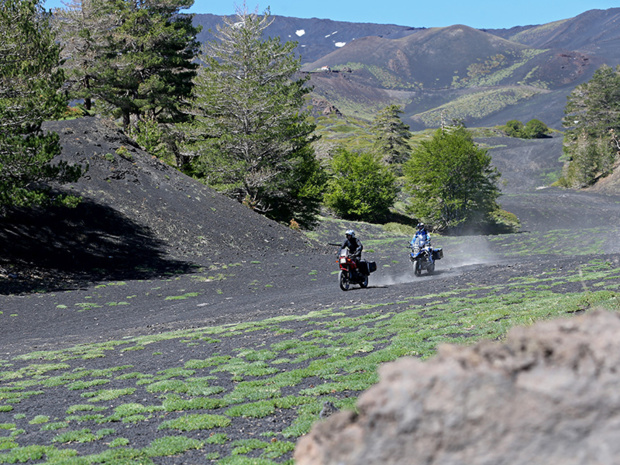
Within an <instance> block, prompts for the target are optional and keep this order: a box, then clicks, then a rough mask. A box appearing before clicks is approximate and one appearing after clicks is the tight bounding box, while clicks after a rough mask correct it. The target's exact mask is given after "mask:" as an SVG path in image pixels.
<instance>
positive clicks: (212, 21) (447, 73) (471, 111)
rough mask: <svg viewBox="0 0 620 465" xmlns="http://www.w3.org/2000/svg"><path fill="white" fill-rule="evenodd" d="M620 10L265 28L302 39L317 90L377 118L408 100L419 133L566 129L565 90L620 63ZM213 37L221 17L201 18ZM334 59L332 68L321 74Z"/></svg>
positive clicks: (342, 106) (353, 111)
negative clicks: (536, 122)
mask: <svg viewBox="0 0 620 465" xmlns="http://www.w3.org/2000/svg"><path fill="white" fill-rule="evenodd" d="M619 18H620V8H611V9H608V10H590V11H587V12H585V13H583V14H581V15H578V16H576V17H574V18H567V19H565V20H562V21H556V22H553V23H549V24H541V25H532V26H520V27H515V28H512V29H501V30H477V29H474V28H471V27H468V26H467V25H453V26H450V27H444V28H430V29H427V28H413V27H406V26H397V25H380V24H366V23H347V22H335V21H330V20H326V19H317V18H312V19H300V18H289V17H282V16H273V19H274V21H273V24H272V25H271V26H270V27H269V28H268V29H267V31H266V34H267V35H269V36H272V37H275V36H277V37H280V39H281V40H283V41H288V40H292V41H296V42H298V47H297V52H298V53H299V55H300V57H301V62H302V65H303V70H304V71H305V72H308V73H311V85H312V86H314V96H315V98H316V99H318V100H324V101H326V102H327V105H332V106H333V107H335V108H337V109H338V110H339V111H340V112H341V113H343V114H344V115H348V116H356V117H361V118H364V119H371V118H372V115H373V114H374V113H375V111H376V110H377V109H379V108H383V107H385V106H386V105H388V104H391V103H396V104H400V105H403V107H404V111H405V113H404V115H403V120H404V121H406V122H407V124H409V125H410V126H411V128H412V129H413V130H420V129H424V128H428V127H437V126H438V124H439V121H440V120H441V118H442V115H443V117H444V118H447V119H461V120H463V121H464V122H465V123H466V124H467V125H468V126H494V125H499V124H504V123H505V122H506V121H508V120H510V119H519V120H523V121H529V120H530V119H532V118H537V119H540V120H542V121H544V122H545V123H546V124H547V125H548V126H550V127H552V128H555V129H561V127H562V125H561V120H562V117H563V115H564V113H563V111H564V106H565V104H566V96H567V95H568V94H569V93H570V91H571V90H572V89H574V87H575V86H577V85H578V84H580V83H582V82H585V81H587V80H588V79H589V78H590V77H591V76H592V74H593V73H594V71H595V70H596V69H597V68H598V67H600V66H601V65H602V64H603V63H606V64H608V65H610V66H615V65H617V64H619V63H620V21H619V20H618V19H619ZM195 22H196V23H197V24H201V25H203V26H204V29H203V32H202V33H201V35H200V37H199V39H200V40H209V39H210V38H211V37H212V35H211V34H210V33H209V29H211V30H213V29H214V28H215V27H216V25H217V24H218V23H219V22H221V18H220V17H217V16H213V15H197V16H196V18H195ZM324 66H328V67H329V68H330V69H331V72H317V71H318V70H319V69H321V68H322V67H324Z"/></svg>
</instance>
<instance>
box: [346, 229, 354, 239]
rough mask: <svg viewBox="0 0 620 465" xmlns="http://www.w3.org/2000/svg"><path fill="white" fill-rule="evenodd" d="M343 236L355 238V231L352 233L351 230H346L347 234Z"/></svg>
mask: <svg viewBox="0 0 620 465" xmlns="http://www.w3.org/2000/svg"><path fill="white" fill-rule="evenodd" d="M344 235H345V236H351V237H355V231H353V230H352V229H347V232H346V233H344Z"/></svg>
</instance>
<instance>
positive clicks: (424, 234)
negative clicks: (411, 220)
mask: <svg viewBox="0 0 620 465" xmlns="http://www.w3.org/2000/svg"><path fill="white" fill-rule="evenodd" d="M417 238H420V240H423V241H425V242H426V245H430V243H431V235H430V234H429V233H428V232H426V229H422V230H420V231H417V232H416V233H415V235H414V236H413V238H412V239H411V245H413V244H414V243H415V240H416V239H417Z"/></svg>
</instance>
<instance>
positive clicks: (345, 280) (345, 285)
mask: <svg viewBox="0 0 620 465" xmlns="http://www.w3.org/2000/svg"><path fill="white" fill-rule="evenodd" d="M338 283H339V284H340V289H342V290H343V291H348V290H349V287H350V285H351V282H350V281H349V273H348V272H347V271H341V272H340V274H339V275H338Z"/></svg>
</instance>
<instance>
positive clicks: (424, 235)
mask: <svg viewBox="0 0 620 465" xmlns="http://www.w3.org/2000/svg"><path fill="white" fill-rule="evenodd" d="M416 229H417V231H416V233H415V234H414V235H413V238H412V239H411V245H413V244H414V243H415V241H416V239H419V240H420V241H424V247H425V248H428V249H429V254H428V259H429V261H430V262H431V263H433V251H432V249H431V235H430V234H429V233H428V231H427V230H426V225H425V224H424V223H418V225H417V226H416Z"/></svg>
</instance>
